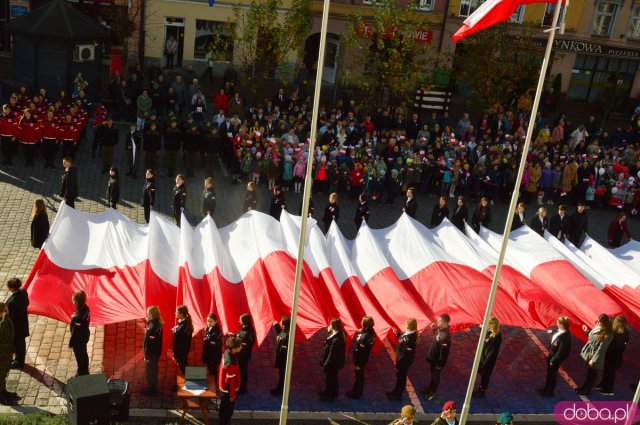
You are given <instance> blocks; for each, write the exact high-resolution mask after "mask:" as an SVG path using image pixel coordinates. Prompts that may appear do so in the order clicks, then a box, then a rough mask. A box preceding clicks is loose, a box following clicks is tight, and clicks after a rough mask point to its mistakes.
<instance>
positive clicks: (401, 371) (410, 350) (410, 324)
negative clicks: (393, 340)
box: [387, 318, 418, 401]
mask: <svg viewBox="0 0 640 425" xmlns="http://www.w3.org/2000/svg"><path fill="white" fill-rule="evenodd" d="M393 333H394V334H396V336H397V337H398V346H397V347H396V385H395V387H393V389H392V390H391V391H388V392H387V398H388V399H389V400H392V401H399V400H402V393H403V392H404V390H405V388H406V386H407V374H408V373H409V367H410V366H411V364H412V363H413V359H414V358H415V356H416V345H417V344H418V322H417V320H416V319H413V318H410V319H408V320H407V323H406V329H405V331H404V332H402V333H400V332H399V331H398V330H397V329H394V330H393Z"/></svg>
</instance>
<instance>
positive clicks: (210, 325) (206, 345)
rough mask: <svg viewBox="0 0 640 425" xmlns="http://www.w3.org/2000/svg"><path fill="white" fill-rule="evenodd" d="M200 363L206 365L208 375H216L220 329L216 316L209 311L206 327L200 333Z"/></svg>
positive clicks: (220, 346)
mask: <svg viewBox="0 0 640 425" xmlns="http://www.w3.org/2000/svg"><path fill="white" fill-rule="evenodd" d="M202 336H203V341H202V357H201V359H200V360H202V363H204V364H205V365H207V370H208V371H209V375H213V376H216V377H217V376H218V368H219V367H220V360H221V359H222V330H221V329H220V325H219V324H218V316H216V315H215V314H214V313H209V315H208V316H207V327H206V328H205V329H204V332H203V333H202Z"/></svg>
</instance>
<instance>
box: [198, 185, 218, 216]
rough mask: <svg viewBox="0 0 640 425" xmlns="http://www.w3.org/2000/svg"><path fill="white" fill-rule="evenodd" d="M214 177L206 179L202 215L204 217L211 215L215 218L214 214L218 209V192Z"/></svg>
mask: <svg viewBox="0 0 640 425" xmlns="http://www.w3.org/2000/svg"><path fill="white" fill-rule="evenodd" d="M213 183H214V182H213V177H207V178H206V179H204V189H203V190H202V208H201V211H200V212H201V213H202V216H203V217H206V216H207V215H210V216H211V217H213V212H214V210H215V209H216V191H215V189H214V188H213Z"/></svg>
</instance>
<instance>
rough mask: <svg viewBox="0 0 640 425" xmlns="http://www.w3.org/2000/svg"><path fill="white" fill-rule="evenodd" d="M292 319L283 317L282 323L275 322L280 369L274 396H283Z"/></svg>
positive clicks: (277, 357)
mask: <svg viewBox="0 0 640 425" xmlns="http://www.w3.org/2000/svg"><path fill="white" fill-rule="evenodd" d="M290 323H291V319H290V318H289V317H288V316H282V318H281V319H280V323H278V322H273V329H274V330H275V331H276V334H277V335H278V336H277V337H276V349H275V357H276V364H275V367H276V369H278V385H276V386H275V387H274V388H272V389H271V391H270V393H271V395H272V396H280V395H282V390H283V389H284V372H285V369H286V368H287V350H288V348H289V325H290Z"/></svg>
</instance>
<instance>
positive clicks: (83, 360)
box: [73, 344, 89, 375]
mask: <svg viewBox="0 0 640 425" xmlns="http://www.w3.org/2000/svg"><path fill="white" fill-rule="evenodd" d="M73 355H74V356H75V358H76V363H77V364H78V375H88V374H89V354H88V353H87V344H78V345H74V346H73Z"/></svg>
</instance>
